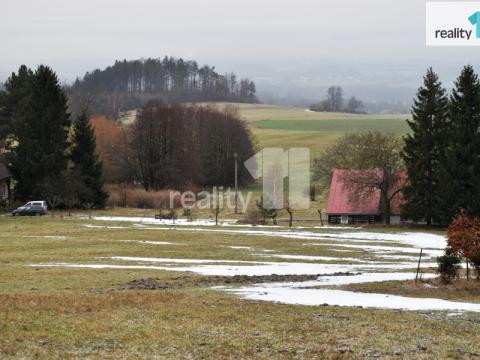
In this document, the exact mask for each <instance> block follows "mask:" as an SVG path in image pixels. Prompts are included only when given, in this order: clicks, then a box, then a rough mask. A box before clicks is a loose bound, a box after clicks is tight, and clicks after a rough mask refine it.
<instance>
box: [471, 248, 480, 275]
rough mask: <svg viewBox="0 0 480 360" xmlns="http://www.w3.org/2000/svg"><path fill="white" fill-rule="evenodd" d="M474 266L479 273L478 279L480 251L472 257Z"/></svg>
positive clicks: (476, 272)
mask: <svg viewBox="0 0 480 360" xmlns="http://www.w3.org/2000/svg"><path fill="white" fill-rule="evenodd" d="M470 261H471V263H472V265H473V268H474V269H475V274H476V275H477V279H480V252H478V253H477V254H476V255H475V256H473V257H472V258H471V259H470Z"/></svg>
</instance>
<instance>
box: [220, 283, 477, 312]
mask: <svg viewBox="0 0 480 360" xmlns="http://www.w3.org/2000/svg"><path fill="white" fill-rule="evenodd" d="M226 291H229V292H232V293H234V294H237V295H239V296H240V297H242V298H244V299H247V300H260V301H270V302H278V303H283V304H297V305H323V304H327V305H337V306H349V307H352V306H362V307H367V308H380V309H399V310H410V311H425V310H438V311H449V312H463V311H474V312H480V304H475V303H465V302H456V301H448V300H441V299H434V298H413V297H405V296H397V295H386V294H375V293H361V292H354V291H345V290H331V289H298V288H284V287H282V288H280V287H268V286H267V285H265V286H264V287H261V288H260V287H243V288H238V289H227V290H226Z"/></svg>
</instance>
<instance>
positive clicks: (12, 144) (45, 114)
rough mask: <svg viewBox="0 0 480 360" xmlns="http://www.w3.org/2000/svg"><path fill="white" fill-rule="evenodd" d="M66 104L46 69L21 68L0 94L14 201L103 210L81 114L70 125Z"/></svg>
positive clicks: (1, 140)
mask: <svg viewBox="0 0 480 360" xmlns="http://www.w3.org/2000/svg"><path fill="white" fill-rule="evenodd" d="M67 103H68V99H67V95H66V93H65V91H64V90H63V88H62V86H61V84H60V82H59V80H58V78H57V76H56V74H55V73H54V72H53V71H52V70H51V69H50V68H48V67H47V66H43V65H41V66H39V67H38V68H37V69H36V70H35V71H33V70H31V69H29V68H27V67H26V66H21V67H20V69H19V71H18V73H13V74H12V75H11V77H10V78H9V79H8V80H7V81H6V83H5V89H4V90H3V91H1V92H0V129H1V133H0V144H2V146H3V149H2V151H3V152H5V153H6V159H7V163H8V167H9V169H10V172H11V174H12V177H13V179H14V183H15V191H14V194H15V197H16V199H18V200H38V199H41V198H46V199H47V200H51V201H50V202H51V204H52V203H53V202H54V203H55V204H58V202H59V199H61V201H62V203H63V204H64V205H65V206H68V205H72V204H73V203H75V204H79V205H84V204H86V203H88V204H90V205H91V206H93V205H96V206H99V207H101V206H103V205H104V203H105V194H104V193H103V191H102V187H103V178H102V169H101V162H100V161H99V160H98V158H97V157H96V155H95V138H94V134H93V130H92V129H91V128H90V125H89V123H88V115H87V114H86V113H82V114H81V115H80V116H79V118H78V119H77V121H76V122H74V124H73V128H72V121H71V118H70V114H69V113H68V104H67Z"/></svg>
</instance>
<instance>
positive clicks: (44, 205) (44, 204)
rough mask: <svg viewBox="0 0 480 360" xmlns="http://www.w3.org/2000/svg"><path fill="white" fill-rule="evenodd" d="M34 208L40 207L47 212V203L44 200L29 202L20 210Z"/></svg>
mask: <svg viewBox="0 0 480 360" xmlns="http://www.w3.org/2000/svg"><path fill="white" fill-rule="evenodd" d="M32 206H35V207H39V206H40V207H41V208H43V210H45V211H47V202H46V201H43V200H35V201H29V202H27V203H26V204H25V205H22V206H20V207H19V208H18V209H24V208H27V207H32Z"/></svg>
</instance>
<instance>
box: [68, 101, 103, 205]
mask: <svg viewBox="0 0 480 360" xmlns="http://www.w3.org/2000/svg"><path fill="white" fill-rule="evenodd" d="M70 159H71V161H72V163H73V167H74V169H77V170H78V172H79V173H80V174H81V177H82V179H83V182H84V183H85V187H86V189H87V190H88V191H86V192H83V193H81V194H79V201H80V203H81V204H94V205H95V206H96V207H104V206H105V201H106V199H107V194H106V193H105V192H104V191H103V184H104V180H103V164H102V161H101V160H100V159H99V157H98V154H97V153H96V140H95V132H94V130H93V128H92V126H91V125H90V119H89V115H88V113H87V111H86V110H82V111H81V112H80V114H79V115H78V117H77V119H76V121H75V122H74V124H73V139H72V152H71V154H70Z"/></svg>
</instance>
